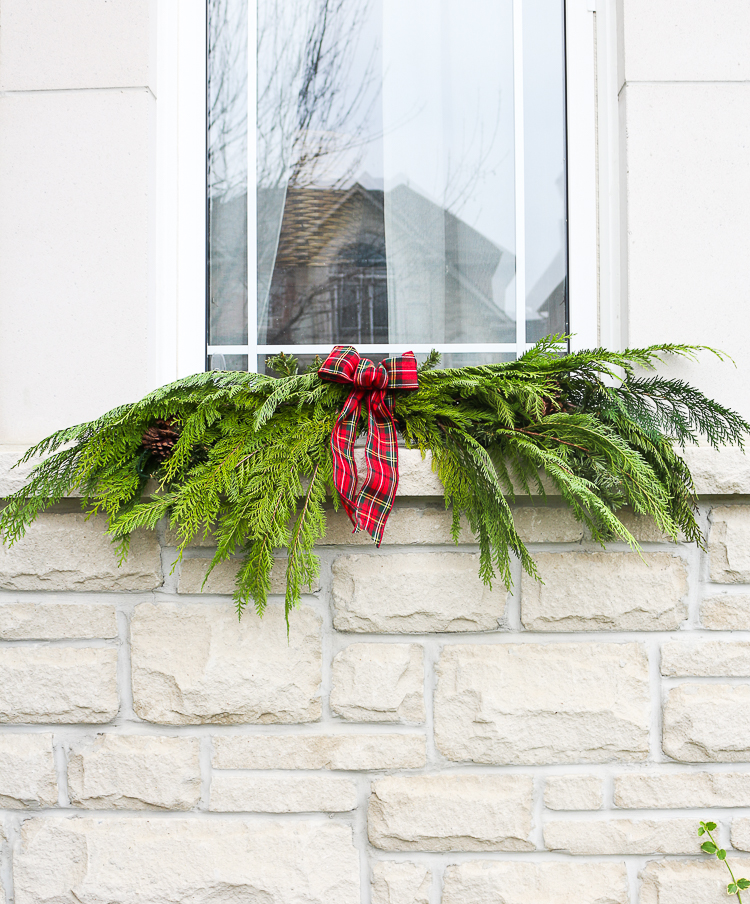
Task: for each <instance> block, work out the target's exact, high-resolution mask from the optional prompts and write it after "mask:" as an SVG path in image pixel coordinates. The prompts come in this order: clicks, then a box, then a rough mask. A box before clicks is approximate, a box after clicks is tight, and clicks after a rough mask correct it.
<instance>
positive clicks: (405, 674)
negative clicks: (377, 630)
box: [330, 643, 425, 722]
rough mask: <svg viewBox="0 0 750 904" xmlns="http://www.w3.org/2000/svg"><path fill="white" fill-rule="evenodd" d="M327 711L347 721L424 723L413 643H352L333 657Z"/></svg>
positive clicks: (419, 656) (418, 654)
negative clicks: (328, 709) (329, 706)
mask: <svg viewBox="0 0 750 904" xmlns="http://www.w3.org/2000/svg"><path fill="white" fill-rule="evenodd" d="M330 703H331V711H332V712H334V713H335V714H336V715H337V716H341V718H342V719H347V720H349V721H350V722H424V719H425V709H424V651H423V649H422V647H421V646H420V645H419V644H406V643H387V644H386V643H353V644H350V645H349V646H348V647H345V648H344V649H343V650H341V652H340V653H337V654H336V656H334V658H333V667H332V670H331V699H330Z"/></svg>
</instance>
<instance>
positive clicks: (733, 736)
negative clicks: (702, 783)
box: [662, 684, 750, 763]
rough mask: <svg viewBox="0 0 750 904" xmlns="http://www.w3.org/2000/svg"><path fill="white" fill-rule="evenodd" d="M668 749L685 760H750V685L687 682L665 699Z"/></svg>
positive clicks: (732, 761) (739, 761)
mask: <svg viewBox="0 0 750 904" xmlns="http://www.w3.org/2000/svg"><path fill="white" fill-rule="evenodd" d="M662 721H663V729H662V737H663V741H662V746H663V749H664V753H666V754H667V756H670V757H672V759H674V760H679V761H680V762H683V763H744V762H747V761H748V760H750V685H747V684H742V685H736V686H732V685H726V684H683V685H680V686H679V687H675V688H672V690H670V691H669V693H668V694H667V698H666V702H665V703H664V713H663V720H662Z"/></svg>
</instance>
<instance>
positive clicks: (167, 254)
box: [151, 0, 206, 386]
mask: <svg viewBox="0 0 750 904" xmlns="http://www.w3.org/2000/svg"><path fill="white" fill-rule="evenodd" d="M155 132H156V189H155V201H156V229H155V235H156V243H155V244H156V248H155V261H156V303H155V312H154V316H153V317H152V323H151V327H152V329H151V334H152V336H153V341H152V343H151V346H152V349H153V352H152V361H153V365H152V368H151V371H152V375H153V385H154V386H162V385H164V384H165V383H169V382H171V381H172V380H176V379H179V378H180V377H186V376H189V375H190V374H193V373H198V372H200V371H202V370H204V369H205V365H206V351H205V343H206V2H205V0H159V2H158V8H157V69H156V129H155Z"/></svg>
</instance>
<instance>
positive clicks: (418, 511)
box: [318, 453, 476, 547]
mask: <svg viewBox="0 0 750 904" xmlns="http://www.w3.org/2000/svg"><path fill="white" fill-rule="evenodd" d="M399 454H400V453H399ZM452 521H453V515H452V514H451V512H449V511H446V509H445V507H444V506H442V505H441V506H439V507H438V506H432V505H427V506H424V507H417V506H413V505H408V504H404V503H401V504H399V503H397V504H396V505H395V506H394V508H393V510H392V511H391V513H390V515H389V516H388V524H387V525H386V528H385V533H384V534H383V546H432V545H434V546H442V545H446V544H450V545H451V546H452V545H453V538H452V537H451V523H452ZM352 531H353V529H352V522H351V521H350V520H349V516H348V515H347V514H346V512H345V511H344V510H343V509H339V511H338V512H333V511H329V512H326V533H325V536H324V537H323V538H322V539H321V540H320V541H318V542H319V545H321V546H366V547H372V546H373V542H372V537H371V536H370V535H369V534H367V533H365V532H364V531H357V533H356V534H355V533H353V532H352ZM458 542H459V544H462V545H465V544H467V543H476V537H475V536H474V534H473V533H472V532H471V530H470V529H469V525H468V523H467V521H466V519H465V518H462V519H461V532H460V535H459V540H458Z"/></svg>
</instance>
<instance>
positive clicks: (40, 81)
mask: <svg viewBox="0 0 750 904" xmlns="http://www.w3.org/2000/svg"><path fill="white" fill-rule="evenodd" d="M152 7H155V4H152V3H150V2H149V0H106V2H104V0H64V2H59V0H3V2H2V3H1V4H0V324H2V327H1V328H0V386H2V389H1V390H0V443H6V444H7V443H30V442H32V441H34V440H37V439H40V438H41V437H43V436H44V435H46V434H48V433H50V432H51V431H52V430H54V429H57V428H59V427H63V426H65V425H67V424H70V423H77V422H80V421H82V420H89V419H90V418H92V417H95V416H96V415H97V414H98V413H99V412H101V411H102V410H106V409H108V408H111V407H113V406H115V405H117V404H120V403H122V402H126V401H132V400H134V399H136V398H138V397H139V396H140V395H142V394H143V393H144V392H145V391H146V390H147V388H148V367H149V359H148V354H149V351H148V328H149V317H150V311H149V306H150V305H151V304H152V302H153V299H152V282H153V267H154V260H153V245H154V243H153V230H152V228H151V227H152V222H153V203H154V191H153V173H154V166H155V156H154V155H155V145H154V137H155V135H154V128H153V123H154V112H155V103H156V101H155V95H154V89H155V86H154V83H153V78H152V76H153V72H154V66H153V45H154V29H155V20H154V10H153V8H152Z"/></svg>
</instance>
